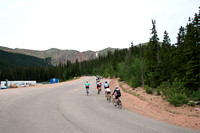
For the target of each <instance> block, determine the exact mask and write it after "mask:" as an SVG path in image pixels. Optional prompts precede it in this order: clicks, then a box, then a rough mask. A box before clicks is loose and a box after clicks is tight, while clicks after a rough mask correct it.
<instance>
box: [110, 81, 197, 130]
mask: <svg viewBox="0 0 200 133" xmlns="http://www.w3.org/2000/svg"><path fill="white" fill-rule="evenodd" d="M115 86H119V88H120V90H121V93H122V97H121V100H122V103H123V107H125V108H126V109H128V110H130V111H133V112H136V113H138V114H140V115H143V116H147V117H149V118H152V119H155V120H159V121H163V122H166V123H169V124H174V125H177V126H182V127H186V128H190V129H194V130H198V131H200V107H199V106H196V107H191V106H187V105H183V106H181V107H174V106H173V105H170V104H169V103H168V102H166V101H164V100H163V99H162V97H161V96H157V95H155V94H153V95H150V94H147V93H146V92H145V91H144V89H142V88H141V87H138V88H136V89H135V90H133V89H132V88H131V87H130V86H129V85H127V84H126V83H124V82H118V80H117V79H112V80H111V82H110V88H111V89H113V88H115ZM112 91H113V90H112Z"/></svg>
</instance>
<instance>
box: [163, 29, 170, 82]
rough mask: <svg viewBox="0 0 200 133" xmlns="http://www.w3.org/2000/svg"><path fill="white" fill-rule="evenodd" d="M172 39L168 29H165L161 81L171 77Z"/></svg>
mask: <svg viewBox="0 0 200 133" xmlns="http://www.w3.org/2000/svg"><path fill="white" fill-rule="evenodd" d="M170 42H171V40H170V38H169V35H168V33H167V31H164V37H163V42H162V46H161V53H160V58H161V75H160V76H161V77H160V78H161V81H167V80H168V79H170V77H171V69H172V49H171V44H170Z"/></svg>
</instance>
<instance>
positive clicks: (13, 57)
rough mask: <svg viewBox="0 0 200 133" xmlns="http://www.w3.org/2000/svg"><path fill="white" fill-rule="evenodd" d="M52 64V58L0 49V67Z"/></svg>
mask: <svg viewBox="0 0 200 133" xmlns="http://www.w3.org/2000/svg"><path fill="white" fill-rule="evenodd" d="M32 66H36V67H39V66H45V67H47V66H51V60H50V58H46V59H41V58H37V57H33V56H29V55H24V54H19V53H11V52H6V51H2V50H0V68H9V67H11V68H13V67H32Z"/></svg>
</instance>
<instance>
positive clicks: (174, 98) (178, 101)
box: [167, 93, 189, 107]
mask: <svg viewBox="0 0 200 133" xmlns="http://www.w3.org/2000/svg"><path fill="white" fill-rule="evenodd" d="M167 101H168V102H169V103H170V104H173V105H174V106H175V107H178V106H181V105H183V104H187V103H188V101H189V100H188V98H187V96H186V95H185V94H181V93H174V94H171V95H170V97H169V99H168V100H167Z"/></svg>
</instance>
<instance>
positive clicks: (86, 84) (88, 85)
mask: <svg viewBox="0 0 200 133" xmlns="http://www.w3.org/2000/svg"><path fill="white" fill-rule="evenodd" d="M89 88H90V84H89V83H88V81H86V83H85V89H86V93H89Z"/></svg>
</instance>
